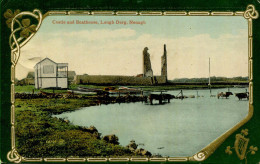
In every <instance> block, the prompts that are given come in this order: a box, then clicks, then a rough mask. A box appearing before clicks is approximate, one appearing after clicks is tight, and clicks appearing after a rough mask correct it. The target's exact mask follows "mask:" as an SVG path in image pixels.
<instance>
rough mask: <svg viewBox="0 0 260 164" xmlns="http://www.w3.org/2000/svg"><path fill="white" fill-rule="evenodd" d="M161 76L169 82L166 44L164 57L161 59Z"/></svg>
mask: <svg viewBox="0 0 260 164" xmlns="http://www.w3.org/2000/svg"><path fill="white" fill-rule="evenodd" d="M161 66H162V68H161V76H164V77H165V78H166V80H167V51H166V44H164V49H163V56H162V57H161Z"/></svg>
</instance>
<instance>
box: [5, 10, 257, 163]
mask: <svg viewBox="0 0 260 164" xmlns="http://www.w3.org/2000/svg"><path fill="white" fill-rule="evenodd" d="M23 14H24V15H30V16H32V17H34V18H36V19H37V20H38V25H37V27H36V31H37V30H38V29H39V27H40V25H41V22H42V19H43V18H45V17H46V16H49V15H74V14H77V15H82V14H85V15H86V14H87V15H115V16H116V15H136V16H138V15H147V16H152V15H162V16H164V15H168V16H184V15H185V16H243V17H244V18H245V19H247V20H248V59H249V62H248V63H249V90H250V98H249V114H248V116H247V117H246V118H245V119H244V120H242V121H241V122H239V123H238V124H237V125H236V126H235V127H233V128H231V129H230V130H229V131H227V132H226V133H225V134H224V135H222V136H221V137H219V138H218V139H216V140H215V141H213V142H212V143H211V144H209V145H208V146H206V147H205V148H204V149H202V150H201V151H200V152H198V153H196V154H195V155H193V156H192V157H174V158H24V157H21V156H20V155H19V153H18V152H17V151H16V149H15V131H14V122H15V117H14V110H15V108H14V101H15V99H14V77H15V75H14V72H15V71H14V70H15V65H16V63H17V61H18V59H19V55H20V48H21V47H22V46H23V45H25V44H26V43H27V42H28V41H29V40H30V39H31V38H32V37H33V35H34V33H35V32H36V31H35V32H32V33H31V35H29V36H28V37H27V38H25V37H22V38H21V37H20V38H18V39H16V38H15V35H14V34H15V32H17V31H19V30H22V28H20V29H18V30H17V29H13V24H14V23H15V22H16V21H17V18H18V17H19V16H20V15H23ZM257 18H258V12H257V11H256V10H255V7H254V6H253V5H248V6H247V9H246V11H237V12H230V11H227V12H222V11H221V12H219V11H216V12H215V11H211V12H210V11H190V12H186V11H163V12H161V11H49V12H47V13H46V14H45V15H44V16H42V15H41V12H40V11H39V10H34V11H33V12H22V13H19V14H17V15H16V16H14V17H13V18H12V23H11V32H12V33H11V35H10V38H9V44H10V48H11V60H12V61H11V62H12V66H11V82H12V84H11V103H12V106H11V147H12V150H11V151H9V152H8V154H7V158H8V160H9V161H10V162H15V163H19V162H21V161H24V162H40V161H46V162H66V161H68V162H85V161H88V162H92V161H99V162H105V161H122V162H123V161H124V162H126V161H136V162H140V161H175V162H184V161H203V160H205V159H207V158H208V157H209V156H210V155H211V154H212V153H213V152H214V151H215V150H216V149H217V147H219V146H220V144H221V143H223V142H224V141H225V140H226V138H227V137H228V136H230V135H231V134H232V133H234V132H235V131H236V130H237V129H239V128H240V127H241V126H242V125H244V124H245V123H246V122H247V121H248V120H249V119H250V118H251V117H252V116H253V65H252V64H253V60H252V59H253V30H252V29H253V21H252V20H253V19H257ZM22 24H23V23H22ZM22 26H23V25H22Z"/></svg>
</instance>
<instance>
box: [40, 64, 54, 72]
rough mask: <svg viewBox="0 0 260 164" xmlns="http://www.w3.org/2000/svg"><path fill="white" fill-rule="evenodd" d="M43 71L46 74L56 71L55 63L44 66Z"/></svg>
mask: <svg viewBox="0 0 260 164" xmlns="http://www.w3.org/2000/svg"><path fill="white" fill-rule="evenodd" d="M43 73H44V74H50V73H54V66H53V65H44V66H43Z"/></svg>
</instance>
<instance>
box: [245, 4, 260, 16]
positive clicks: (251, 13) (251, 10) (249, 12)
mask: <svg viewBox="0 0 260 164" xmlns="http://www.w3.org/2000/svg"><path fill="white" fill-rule="evenodd" d="M258 17H259V14H258V12H257V10H255V6H254V5H252V4H250V5H248V6H247V8H246V11H245V12H244V18H246V19H257V18H258Z"/></svg>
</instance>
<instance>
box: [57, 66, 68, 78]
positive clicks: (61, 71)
mask: <svg viewBox="0 0 260 164" xmlns="http://www.w3.org/2000/svg"><path fill="white" fill-rule="evenodd" d="M57 71H58V77H67V72H68V68H67V67H66V66H58V70H57Z"/></svg>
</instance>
